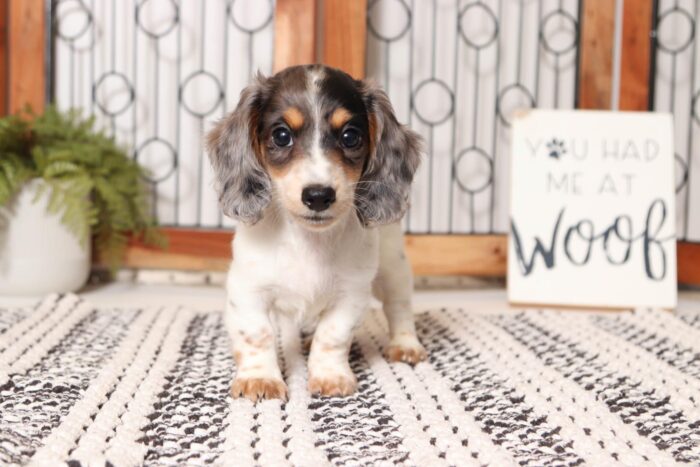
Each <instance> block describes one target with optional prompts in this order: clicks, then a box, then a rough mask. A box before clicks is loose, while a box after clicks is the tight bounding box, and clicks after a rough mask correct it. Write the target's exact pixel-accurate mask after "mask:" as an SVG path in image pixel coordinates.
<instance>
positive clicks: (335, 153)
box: [330, 149, 364, 183]
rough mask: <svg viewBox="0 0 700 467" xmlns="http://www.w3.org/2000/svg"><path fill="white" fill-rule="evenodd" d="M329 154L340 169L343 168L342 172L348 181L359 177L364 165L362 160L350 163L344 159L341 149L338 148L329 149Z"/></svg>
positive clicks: (353, 180) (354, 180)
mask: <svg viewBox="0 0 700 467" xmlns="http://www.w3.org/2000/svg"><path fill="white" fill-rule="evenodd" d="M330 156H331V160H332V161H333V162H334V163H335V164H337V165H339V166H340V168H341V169H343V172H345V176H346V177H347V179H348V180H349V181H350V182H352V183H354V182H356V181H358V180H359V179H360V176H361V175H362V167H363V165H364V161H362V162H360V163H356V164H352V163H350V162H349V161H348V160H347V159H345V157H344V156H343V153H342V151H340V150H338V149H333V150H331V151H330Z"/></svg>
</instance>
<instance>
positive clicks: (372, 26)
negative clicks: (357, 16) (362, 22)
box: [367, 0, 413, 42]
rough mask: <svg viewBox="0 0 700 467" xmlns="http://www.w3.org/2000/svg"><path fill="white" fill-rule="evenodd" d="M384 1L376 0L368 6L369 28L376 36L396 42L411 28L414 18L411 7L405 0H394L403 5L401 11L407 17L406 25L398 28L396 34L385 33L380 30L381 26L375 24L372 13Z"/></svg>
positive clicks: (385, 40) (386, 40)
mask: <svg viewBox="0 0 700 467" xmlns="http://www.w3.org/2000/svg"><path fill="white" fill-rule="evenodd" d="M382 1H385V0H374V1H373V2H372V3H371V4H370V5H369V7H368V8H367V29H369V30H370V32H371V33H372V34H373V35H374V36H375V37H377V38H378V39H380V40H382V41H384V42H394V41H397V40H399V39H401V38H402V37H403V36H404V35H406V33H407V32H408V31H409V30H410V29H411V23H412V18H413V17H412V13H411V9H410V8H409V6H408V5H407V4H406V2H405V1H404V0H394V3H398V4H399V5H401V12H402V14H403V16H404V18H405V20H404V25H403V26H402V27H401V28H400V29H398V28H397V29H398V32H396V33H394V34H384V33H382V32H380V31H379V30H380V29H381V28H378V27H377V25H375V24H374V21H373V18H374V16H373V15H372V9H373V8H374V7H375V6H376V5H377V4H379V3H381V2H382ZM390 16H392V18H393V15H390Z"/></svg>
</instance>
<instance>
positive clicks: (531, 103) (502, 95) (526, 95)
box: [496, 83, 536, 127]
mask: <svg viewBox="0 0 700 467" xmlns="http://www.w3.org/2000/svg"><path fill="white" fill-rule="evenodd" d="M518 94H520V97H521V99H522V101H523V102H525V103H526V104H527V107H514V108H512V109H509V110H506V109H505V106H506V105H505V103H506V100H507V98H508V97H509V96H512V95H516V96H517V95H518ZM535 105H536V102H535V98H534V97H533V96H532V94H531V93H530V91H528V90H527V88H525V86H523V85H522V84H520V83H513V84H509V85H508V86H506V87H504V88H503V89H501V92H499V93H498V98H497V100H496V110H497V113H498V118H499V119H500V120H501V122H502V123H503V124H504V125H505V126H507V127H510V125H511V121H510V119H509V118H507V117H506V113H508V114H509V115H510V114H511V113H512V112H514V111H515V110H520V109H524V108H528V109H532V108H534V107H535Z"/></svg>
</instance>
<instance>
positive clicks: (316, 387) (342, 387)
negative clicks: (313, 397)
mask: <svg viewBox="0 0 700 467" xmlns="http://www.w3.org/2000/svg"><path fill="white" fill-rule="evenodd" d="M355 389H357V378H355V375H353V376H352V377H348V376H345V375H333V376H329V377H317V376H311V377H310V378H309V392H311V394H320V395H322V396H349V395H350V394H352V393H354V392H355Z"/></svg>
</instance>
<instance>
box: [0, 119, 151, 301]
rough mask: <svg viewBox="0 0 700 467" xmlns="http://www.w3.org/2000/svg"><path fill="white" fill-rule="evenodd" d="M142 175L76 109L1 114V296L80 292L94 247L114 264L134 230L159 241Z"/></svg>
mask: <svg viewBox="0 0 700 467" xmlns="http://www.w3.org/2000/svg"><path fill="white" fill-rule="evenodd" d="M143 176H144V170H143V169H142V168H141V167H140V166H139V165H138V164H137V163H136V162H135V161H133V160H132V159H130V158H129V157H128V156H127V154H126V152H125V151H124V150H122V149H121V148H119V147H118V146H117V145H116V144H115V142H114V140H113V139H111V138H109V137H107V136H106V135H105V134H104V133H102V132H100V131H97V130H95V128H94V120H93V119H91V118H90V119H83V118H81V117H80V115H79V114H78V113H77V112H68V113H61V112H59V111H57V110H56V109H55V108H53V107H50V108H48V109H47V110H46V111H45V112H44V113H43V114H41V115H31V114H30V113H25V114H22V115H14V116H8V117H4V118H0V295H3V294H6V295H7V294H11V295H27V294H30V295H38V294H44V293H48V292H68V291H73V290H77V289H78V288H80V287H81V286H82V285H84V284H85V282H86V280H87V277H88V275H89V271H90V264H91V246H92V247H93V248H94V249H95V250H96V253H97V254H98V255H99V257H100V259H101V261H103V262H104V263H106V264H108V265H109V266H110V267H111V268H112V269H115V268H116V267H118V266H119V264H120V262H121V260H122V257H123V253H124V249H125V247H126V245H127V241H128V237H129V235H136V236H141V237H142V238H143V240H144V241H145V242H146V243H151V244H154V243H155V244H158V243H160V237H159V235H158V234H157V231H156V230H155V229H154V222H153V220H152V218H151V216H150V214H149V206H148V203H147V199H148V198H147V196H146V195H147V191H146V186H145V183H144V177H143Z"/></svg>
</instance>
